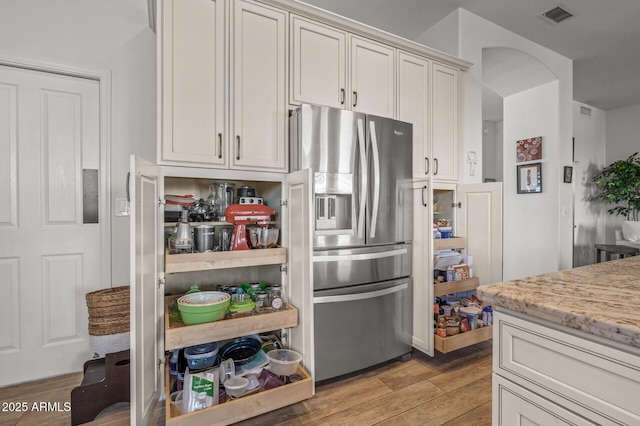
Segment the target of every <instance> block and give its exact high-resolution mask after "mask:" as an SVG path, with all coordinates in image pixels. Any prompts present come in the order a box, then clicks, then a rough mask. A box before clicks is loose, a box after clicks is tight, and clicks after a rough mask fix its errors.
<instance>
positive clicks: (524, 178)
mask: <svg viewBox="0 0 640 426" xmlns="http://www.w3.org/2000/svg"><path fill="white" fill-rule="evenodd" d="M516 168H517V173H518V194H537V193H540V192H542V163H534V164H522V165H520V166H516Z"/></svg>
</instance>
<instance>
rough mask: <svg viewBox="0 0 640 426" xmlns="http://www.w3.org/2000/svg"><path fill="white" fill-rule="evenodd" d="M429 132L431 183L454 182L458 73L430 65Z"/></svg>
mask: <svg viewBox="0 0 640 426" xmlns="http://www.w3.org/2000/svg"><path fill="white" fill-rule="evenodd" d="M431 90H432V95H431V97H432V104H431V105H432V106H431V116H432V120H431V131H432V133H431V134H432V150H433V151H432V152H433V163H432V168H433V170H432V171H431V174H432V176H433V178H434V179H436V180H441V181H452V182H457V181H458V179H459V170H458V169H459V151H460V147H459V144H460V140H459V139H460V93H459V92H460V70H458V69H456V68H451V67H448V66H445V65H442V64H439V63H435V62H434V63H433V67H432V72H431Z"/></svg>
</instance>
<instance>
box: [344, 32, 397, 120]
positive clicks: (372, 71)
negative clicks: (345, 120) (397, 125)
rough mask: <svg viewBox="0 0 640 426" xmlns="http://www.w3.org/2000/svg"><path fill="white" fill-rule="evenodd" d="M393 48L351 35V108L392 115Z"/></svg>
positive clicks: (394, 82) (394, 74) (369, 112)
mask: <svg viewBox="0 0 640 426" xmlns="http://www.w3.org/2000/svg"><path fill="white" fill-rule="evenodd" d="M395 70H396V49H394V48H391V47H389V46H386V45H384V44H381V43H376V42H374V41H371V40H365V39H362V38H359V37H351V96H350V100H351V103H350V105H351V109H353V110H354V111H359V112H364V113H367V114H373V115H379V116H382V117H391V118H394V117H395V109H396V108H395V105H396V90H395V88H396V72H395Z"/></svg>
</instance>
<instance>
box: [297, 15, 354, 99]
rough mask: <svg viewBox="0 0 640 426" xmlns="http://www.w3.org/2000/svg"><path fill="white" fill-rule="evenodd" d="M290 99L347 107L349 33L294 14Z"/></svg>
mask: <svg viewBox="0 0 640 426" xmlns="http://www.w3.org/2000/svg"><path fill="white" fill-rule="evenodd" d="M290 49H291V76H292V78H291V89H290V90H291V103H292V104H298V103H302V102H307V103H312V104H318V105H327V106H330V107H334V108H345V105H346V96H347V90H348V88H347V33H346V32H344V31H340V30H338V29H335V28H332V27H329V26H326V25H322V24H319V23H315V22H313V21H310V20H307V19H304V18H301V17H299V16H296V15H291V45H290Z"/></svg>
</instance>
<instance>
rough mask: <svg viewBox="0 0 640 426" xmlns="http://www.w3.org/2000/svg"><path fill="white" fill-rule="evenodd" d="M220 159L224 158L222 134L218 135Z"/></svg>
mask: <svg viewBox="0 0 640 426" xmlns="http://www.w3.org/2000/svg"><path fill="white" fill-rule="evenodd" d="M218 158H222V133H218Z"/></svg>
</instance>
